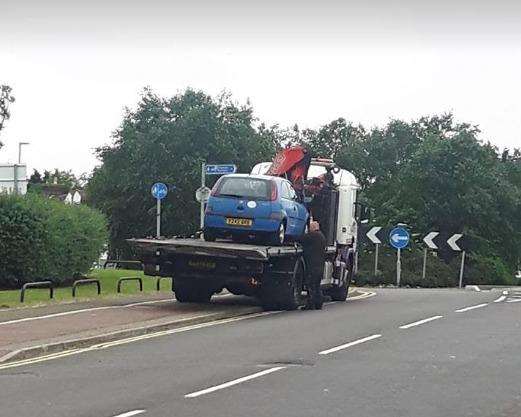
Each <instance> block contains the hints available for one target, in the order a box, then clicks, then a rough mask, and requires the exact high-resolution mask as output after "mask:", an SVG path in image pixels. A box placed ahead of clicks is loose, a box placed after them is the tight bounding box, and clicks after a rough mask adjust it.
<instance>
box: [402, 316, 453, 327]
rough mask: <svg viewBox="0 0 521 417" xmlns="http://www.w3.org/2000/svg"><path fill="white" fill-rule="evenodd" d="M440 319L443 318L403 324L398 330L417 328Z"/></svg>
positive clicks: (434, 317)
mask: <svg viewBox="0 0 521 417" xmlns="http://www.w3.org/2000/svg"><path fill="white" fill-rule="evenodd" d="M442 317H443V316H432V317H429V318H427V319H423V320H419V321H415V322H414V323H409V324H404V325H403V326H400V329H410V328H411V327H414V326H419V325H420V324H424V323H428V322H430V321H433V320H438V319H441V318H442Z"/></svg>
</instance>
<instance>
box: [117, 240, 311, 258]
mask: <svg viewBox="0 0 521 417" xmlns="http://www.w3.org/2000/svg"><path fill="white" fill-rule="evenodd" d="M127 242H129V243H130V244H131V245H132V246H134V247H136V248H138V249H139V250H142V251H145V252H148V253H150V252H154V251H158V250H159V251H161V252H166V253H169V254H183V255H196V256H205V257H206V256H207V257H224V258H245V259H250V260H268V259H270V258H273V257H279V256H288V255H290V256H291V255H298V254H301V253H302V247H301V246H300V245H299V244H293V245H286V246H265V245H255V244H248V243H235V242H228V241H224V240H223V241H221V240H217V241H215V242H206V241H204V240H202V239H195V238H188V239H187V238H179V239H178V238H172V239H127Z"/></svg>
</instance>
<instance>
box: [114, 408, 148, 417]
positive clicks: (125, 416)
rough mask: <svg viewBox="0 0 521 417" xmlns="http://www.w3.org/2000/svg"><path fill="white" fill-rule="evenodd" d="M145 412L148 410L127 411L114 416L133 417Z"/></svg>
mask: <svg viewBox="0 0 521 417" xmlns="http://www.w3.org/2000/svg"><path fill="white" fill-rule="evenodd" d="M144 412H146V410H134V411H127V412H126V413H123V414H118V415H117V416H114V417H132V416H137V415H138V414H143V413H144Z"/></svg>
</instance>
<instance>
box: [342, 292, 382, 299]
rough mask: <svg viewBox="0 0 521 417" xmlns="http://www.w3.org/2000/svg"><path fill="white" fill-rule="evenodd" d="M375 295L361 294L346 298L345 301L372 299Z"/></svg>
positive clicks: (372, 293)
mask: <svg viewBox="0 0 521 417" xmlns="http://www.w3.org/2000/svg"><path fill="white" fill-rule="evenodd" d="M375 295H376V293H375V292H362V294H360V295H357V296H355V297H349V296H348V297H347V301H351V300H363V299H364V298H369V297H374V296H375Z"/></svg>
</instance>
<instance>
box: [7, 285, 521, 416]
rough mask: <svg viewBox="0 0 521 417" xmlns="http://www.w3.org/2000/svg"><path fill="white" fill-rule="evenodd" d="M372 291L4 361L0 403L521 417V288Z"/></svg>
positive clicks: (96, 409)
mask: <svg viewBox="0 0 521 417" xmlns="http://www.w3.org/2000/svg"><path fill="white" fill-rule="evenodd" d="M376 293H377V294H376V296H374V297H371V298H366V299H361V300H356V301H350V302H347V303H332V304H328V305H326V306H325V309H324V310H323V311H295V312H279V313H268V314H265V313H260V314H257V315H254V316H253V317H250V318H244V317H241V318H237V319H231V320H227V321H225V322H223V323H220V324H213V325H209V324H206V325H201V326H194V327H193V328H188V329H182V331H180V330H179V329H177V330H173V331H170V332H165V333H164V334H162V335H160V336H157V337H146V338H140V339H137V340H134V341H127V342H128V343H127V342H125V343H121V344H120V343H119V342H117V343H113V344H109V345H106V346H98V347H95V348H88V349H86V350H84V351H78V352H76V353H74V354H68V355H65V354H61V355H58V356H57V357H55V358H52V359H49V360H45V361H29V362H28V363H26V364H11V365H3V366H0V407H1V408H0V415H1V416H2V417H3V416H5V417H11V416H17V417H29V416H31V417H34V416H38V417H61V416H63V417H72V416H74V417H105V416H106V417H115V416H121V417H131V416H134V415H140V416H144V417H149V416H157V417H159V416H176V417H199V416H201V417H202V416H212V417H220V416H222V417H263V416H270V417H273V416H281V417H293V416H295V417H296V416H298V417H326V416H327V417H333V416H342V417H344V416H349V417H380V416H381V417H409V416H410V417H434V416H444V417H445V416H447V417H459V416H476V417H477V416H479V417H484V416H487V417H489V416H494V417H519V416H521V302H517V301H518V300H521V298H519V295H518V294H514V293H510V294H508V295H505V296H501V293H497V292H481V293H479V292H477V293H475V292H463V291H458V290H411V289H399V290H398V289H387V290H376ZM500 296H501V297H500ZM494 301H497V302H494Z"/></svg>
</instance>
